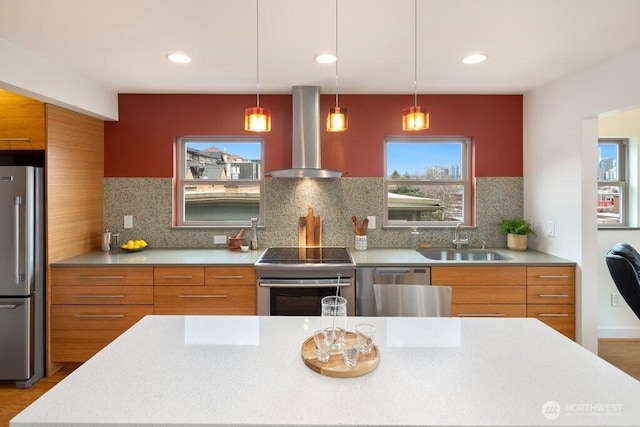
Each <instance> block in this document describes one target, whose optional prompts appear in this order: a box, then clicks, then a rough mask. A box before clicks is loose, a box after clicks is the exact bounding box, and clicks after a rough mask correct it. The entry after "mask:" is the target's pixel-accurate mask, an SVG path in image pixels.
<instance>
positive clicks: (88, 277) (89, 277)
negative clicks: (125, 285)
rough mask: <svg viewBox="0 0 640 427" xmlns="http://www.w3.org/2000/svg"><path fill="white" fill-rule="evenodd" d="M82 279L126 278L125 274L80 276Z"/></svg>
mask: <svg viewBox="0 0 640 427" xmlns="http://www.w3.org/2000/svg"><path fill="white" fill-rule="evenodd" d="M78 277H79V278H80V279H92V280H111V279H118V280H119V279H124V276H78Z"/></svg>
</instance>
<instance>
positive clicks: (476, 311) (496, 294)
mask: <svg viewBox="0 0 640 427" xmlns="http://www.w3.org/2000/svg"><path fill="white" fill-rule="evenodd" d="M431 284H432V285H434V286H451V288H452V294H451V315H452V316H458V317H526V315H527V306H526V302H527V289H526V267H460V266H451V267H432V268H431Z"/></svg>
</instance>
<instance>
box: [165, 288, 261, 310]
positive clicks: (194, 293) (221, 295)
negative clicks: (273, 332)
mask: <svg viewBox="0 0 640 427" xmlns="http://www.w3.org/2000/svg"><path fill="white" fill-rule="evenodd" d="M153 303H154V313H155V314H246V315H251V314H256V286H238V285H219V286H158V287H157V288H156V289H155V292H154V295H153Z"/></svg>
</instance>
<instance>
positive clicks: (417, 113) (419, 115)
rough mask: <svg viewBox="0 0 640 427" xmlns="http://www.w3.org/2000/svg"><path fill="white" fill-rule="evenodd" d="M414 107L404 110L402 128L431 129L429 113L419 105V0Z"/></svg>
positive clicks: (416, 26)
mask: <svg viewBox="0 0 640 427" xmlns="http://www.w3.org/2000/svg"><path fill="white" fill-rule="evenodd" d="M413 4H414V6H413V7H414V11H413V16H414V22H413V90H414V98H413V107H409V108H405V109H404V110H403V111H402V130H424V129H429V113H428V112H427V111H426V110H425V109H423V108H422V107H420V106H419V105H418V0H413Z"/></svg>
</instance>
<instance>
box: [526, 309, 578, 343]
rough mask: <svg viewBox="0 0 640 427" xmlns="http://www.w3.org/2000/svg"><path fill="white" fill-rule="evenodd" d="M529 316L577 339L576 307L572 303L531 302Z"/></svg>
mask: <svg viewBox="0 0 640 427" xmlns="http://www.w3.org/2000/svg"><path fill="white" fill-rule="evenodd" d="M527 317H535V318H536V319H538V320H540V321H541V322H543V323H545V324H547V325H549V326H550V327H552V328H553V329H555V330H556V331H558V332H560V333H562V334H564V335H565V336H567V337H568V338H571V339H572V340H573V339H575V309H574V307H573V305H570V304H530V305H528V306H527Z"/></svg>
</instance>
